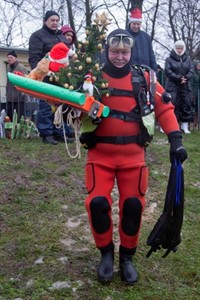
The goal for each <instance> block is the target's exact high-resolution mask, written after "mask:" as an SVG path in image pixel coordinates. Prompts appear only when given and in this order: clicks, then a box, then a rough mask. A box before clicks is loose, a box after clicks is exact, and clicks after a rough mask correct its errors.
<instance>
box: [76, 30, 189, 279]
mask: <svg viewBox="0 0 200 300" xmlns="http://www.w3.org/2000/svg"><path fill="white" fill-rule="evenodd" d="M133 47H134V40H133V37H132V36H131V35H130V33H129V32H128V31H126V30H123V29H117V30H114V31H112V32H111V33H110V34H109V35H108V38H107V42H106V45H105V56H106V63H105V65H104V67H103V68H102V71H103V74H102V76H103V78H104V79H106V80H107V81H108V84H109V88H110V91H113V94H111V95H110V96H109V97H106V96H103V97H102V103H103V104H104V105H107V106H108V107H109V108H110V110H111V111H110V114H109V116H108V117H107V118H102V121H101V122H100V123H99V125H97V126H95V127H94V128H93V130H92V128H90V130H89V131H88V132H84V133H82V134H81V136H80V142H81V144H82V145H83V146H84V147H85V148H86V149H88V153H87V162H86V166H85V175H86V177H85V183H86V189H87V191H88V196H87V198H86V199H85V206H86V210H87V213H88V219H89V222H90V226H91V230H92V234H93V237H94V240H95V244H96V247H97V248H98V249H99V251H100V253H101V260H100V263H99V266H98V269H97V276H98V280H99V281H100V282H101V283H109V282H110V281H111V280H112V279H113V274H114V271H113V268H114V255H115V251H114V242H113V221H112V198H111V192H112V190H113V187H114V184H115V180H116V182H117V187H118V190H119V226H118V228H119V238H120V246H119V269H120V274H121V280H122V281H123V282H124V283H126V284H130V285H132V284H134V283H135V282H136V281H137V280H138V273H137V270H136V267H135V266H134V265H133V263H132V258H133V256H134V254H135V253H136V249H137V246H138V241H139V236H140V229H141V222H142V213H143V211H144V207H145V193H146V191H147V188H148V167H147V165H146V161H145V153H146V147H145V144H146V137H145V135H143V134H142V133H141V130H142V126H141V125H140V124H141V121H139V120H141V118H142V116H141V115H140V113H139V111H140V109H138V105H139V101H137V100H136V98H135V96H134V82H135V81H134V82H133V80H132V73H131V66H130V60H131V54H132V53H133V52H132V48H133ZM145 78H146V81H147V82H149V73H148V72H145ZM137 82H138V81H137ZM135 88H136V87H135ZM155 88H156V95H155V99H154V101H155V115H156V118H157V120H158V122H159V123H160V124H161V126H162V128H163V130H164V132H165V133H166V135H167V136H168V140H169V143H170V160H171V161H173V160H174V158H176V159H177V160H179V161H180V162H183V161H184V160H185V159H186V158H187V152H186V150H185V148H184V147H183V145H182V133H181V131H180V129H179V124H178V122H177V119H176V116H175V114H174V106H173V105H172V103H171V102H166V103H165V102H164V101H163V100H162V98H163V97H162V95H163V93H164V92H165V91H164V88H163V87H162V86H161V85H160V84H159V83H158V82H156V86H155ZM136 90H137V88H136ZM138 93H139V91H138ZM146 97H147V95H146ZM143 99H144V98H143ZM152 100H153V99H152ZM146 101H147V98H146ZM149 105H150V104H149ZM153 123H154V122H153ZM83 125H84V124H83ZM152 125H153V124H152ZM142 140H143V142H142Z"/></svg>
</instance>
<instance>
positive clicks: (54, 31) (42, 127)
mask: <svg viewBox="0 0 200 300" xmlns="http://www.w3.org/2000/svg"><path fill="white" fill-rule="evenodd" d="M59 21H60V16H59V14H58V13H57V12H55V11H52V10H49V11H47V12H46V14H45V17H44V25H43V27H42V28H41V29H39V30H37V31H35V32H34V33H33V34H32V35H31V37H30V39H29V64H30V66H31V69H34V68H35V67H36V66H37V63H38V62H39V61H40V60H41V59H42V58H43V57H44V56H45V55H46V54H47V53H48V52H50V50H51V48H52V47H53V46H54V45H56V44H57V43H59V42H63V43H65V44H66V45H67V46H68V47H69V45H68V42H67V40H66V38H65V36H64V35H63V33H62V31H61V30H59V29H58V25H59ZM43 81H44V82H47V83H52V82H50V81H49V76H46V77H45V78H44V80H43ZM53 119H54V114H53V112H52V107H51V106H50V105H49V104H48V103H47V102H45V101H43V100H40V101H39V110H38V114H37V127H38V130H39V133H40V136H41V137H42V140H43V142H44V143H48V144H52V145H56V144H57V143H58V141H63V140H64V137H63V129H62V128H59V129H58V128H56V127H55V126H54V124H53ZM65 131H66V134H67V136H70V134H71V129H70V127H68V126H67V125H66V126H65ZM68 141H69V142H70V138H69V139H68Z"/></svg>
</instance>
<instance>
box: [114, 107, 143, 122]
mask: <svg viewBox="0 0 200 300" xmlns="http://www.w3.org/2000/svg"><path fill="white" fill-rule="evenodd" d="M109 117H112V118H117V119H120V120H123V121H125V122H140V121H141V117H140V115H139V114H138V113H136V112H134V111H132V112H122V111H119V110H116V109H110V113H109Z"/></svg>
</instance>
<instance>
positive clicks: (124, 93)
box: [109, 88, 133, 97]
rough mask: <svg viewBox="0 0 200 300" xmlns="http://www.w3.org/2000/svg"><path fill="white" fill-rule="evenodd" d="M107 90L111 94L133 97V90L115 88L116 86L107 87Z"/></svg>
mask: <svg viewBox="0 0 200 300" xmlns="http://www.w3.org/2000/svg"><path fill="white" fill-rule="evenodd" d="M109 92H110V94H111V95H112V96H127V97H133V91H128V90H122V89H116V88H109Z"/></svg>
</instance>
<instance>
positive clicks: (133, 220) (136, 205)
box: [121, 198, 142, 236]
mask: <svg viewBox="0 0 200 300" xmlns="http://www.w3.org/2000/svg"><path fill="white" fill-rule="evenodd" d="M141 216H142V204H141V202H140V200H139V199H138V198H127V199H126V200H125V202H124V206H123V209H122V222H121V226H122V230H123V231H124V233H125V234H127V235H130V236H133V235H135V234H137V232H138V230H139V228H140V221H141Z"/></svg>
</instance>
